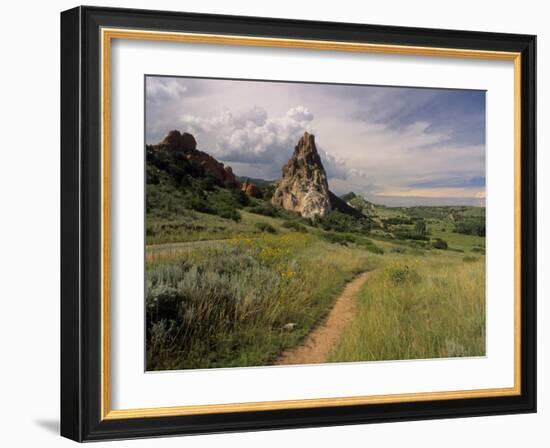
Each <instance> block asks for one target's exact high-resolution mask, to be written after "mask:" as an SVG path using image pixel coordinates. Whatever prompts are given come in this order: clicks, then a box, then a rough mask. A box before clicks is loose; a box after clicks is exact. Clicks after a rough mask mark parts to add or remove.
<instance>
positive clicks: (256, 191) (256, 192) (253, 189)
mask: <svg viewBox="0 0 550 448" xmlns="http://www.w3.org/2000/svg"><path fill="white" fill-rule="evenodd" d="M241 191H243V192H244V193H246V194H247V195H248V196H251V197H253V198H259V197H260V196H261V195H262V190H260V188H259V187H258V186H256V185H254V184H253V183H252V182H250V180H248V179H246V180H245V181H244V182H243V184H242V185H241Z"/></svg>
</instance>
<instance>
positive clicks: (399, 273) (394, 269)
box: [384, 264, 421, 285]
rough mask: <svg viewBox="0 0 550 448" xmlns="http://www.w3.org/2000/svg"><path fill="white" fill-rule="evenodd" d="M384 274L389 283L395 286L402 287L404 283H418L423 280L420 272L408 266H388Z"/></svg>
mask: <svg viewBox="0 0 550 448" xmlns="http://www.w3.org/2000/svg"><path fill="white" fill-rule="evenodd" d="M384 273H385V275H386V278H387V279H388V281H389V282H390V283H392V284H394V285H401V284H403V283H418V282H419V281H420V279H421V278H420V275H419V274H418V272H416V271H415V270H414V269H413V268H411V267H410V266H409V265H407V264H396V265H392V266H388V267H387V268H386V269H385V272H384Z"/></svg>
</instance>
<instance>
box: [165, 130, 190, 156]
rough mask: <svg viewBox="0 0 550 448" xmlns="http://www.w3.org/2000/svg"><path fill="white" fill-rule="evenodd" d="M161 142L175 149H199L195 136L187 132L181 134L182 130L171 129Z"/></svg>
mask: <svg viewBox="0 0 550 448" xmlns="http://www.w3.org/2000/svg"><path fill="white" fill-rule="evenodd" d="M160 144H161V145H163V146H168V147H169V148H170V149H172V150H175V151H178V150H179V151H194V150H195V149H197V141H196V140H195V137H193V136H192V135H191V134H188V133H187V132H184V133H183V134H181V133H180V131H170V132H169V133H168V135H167V136H166V137H164V139H163V140H162V142H160Z"/></svg>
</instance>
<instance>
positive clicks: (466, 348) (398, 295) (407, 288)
mask: <svg viewBox="0 0 550 448" xmlns="http://www.w3.org/2000/svg"><path fill="white" fill-rule="evenodd" d="M386 263H387V264H386V266H385V267H384V268H381V269H379V270H377V271H376V272H374V273H372V274H371V277H370V278H369V280H368V281H367V283H366V285H365V287H364V288H363V290H362V291H361V293H360V296H359V301H358V314H357V316H356V318H355V320H354V321H353V322H352V324H351V325H350V326H349V327H348V329H347V330H346V331H345V333H344V335H343V337H342V339H341V341H340V343H339V345H338V346H337V347H336V348H335V349H334V351H333V352H332V353H331V355H330V361H331V362H342V361H377V360H399V359H419V358H440V357H455V356H481V355H484V354H485V268H484V263H480V262H477V263H476V262H469V263H464V262H463V260H462V257H461V256H460V255H456V256H455V255H449V256H447V255H440V256H438V257H422V258H420V257H411V256H407V255H399V256H396V255H392V256H391V258H390V257H388V258H387V261H386Z"/></svg>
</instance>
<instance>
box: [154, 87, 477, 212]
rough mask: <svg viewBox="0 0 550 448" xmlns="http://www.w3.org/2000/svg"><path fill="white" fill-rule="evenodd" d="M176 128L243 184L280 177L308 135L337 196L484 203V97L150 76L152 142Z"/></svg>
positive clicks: (464, 93)
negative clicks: (301, 139)
mask: <svg viewBox="0 0 550 448" xmlns="http://www.w3.org/2000/svg"><path fill="white" fill-rule="evenodd" d="M172 129H178V130H180V131H182V132H190V133H192V134H193V135H194V136H195V138H196V139H197V142H198V148H199V149H201V150H203V151H206V152H208V153H210V154H212V155H213V156H214V157H216V158H217V159H219V160H221V161H223V162H224V163H226V164H228V165H230V166H231V167H232V168H233V170H234V171H235V172H236V173H237V174H238V175H241V176H249V177H260V178H264V179H276V178H278V177H280V175H281V167H282V165H283V164H284V163H285V162H286V161H287V160H288V158H289V157H290V156H291V154H292V151H293V150H294V146H295V145H296V143H297V141H298V139H299V137H300V135H302V134H303V132H304V131H308V132H312V133H313V134H315V137H316V143H317V147H318V149H319V152H320V153H321V158H322V159H323V163H324V165H325V169H326V171H327V175H328V179H329V187H330V188H331V190H333V191H334V192H335V193H337V194H343V193H346V192H348V191H354V192H355V193H358V194H362V195H364V196H365V197H366V198H368V199H369V200H372V201H374V202H376V203H380V204H386V205H458V204H464V205H483V204H484V202H485V92H484V91H472V90H448V89H426V88H408V87H379V86H349V85H334V84H307V83H285V82H265V81H240V80H216V79H193V78H171V77H147V78H146V141H147V143H149V144H152V143H158V142H159V141H160V140H162V138H163V136H164V135H166V134H167V132H168V131H170V130H172Z"/></svg>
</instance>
